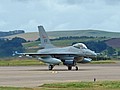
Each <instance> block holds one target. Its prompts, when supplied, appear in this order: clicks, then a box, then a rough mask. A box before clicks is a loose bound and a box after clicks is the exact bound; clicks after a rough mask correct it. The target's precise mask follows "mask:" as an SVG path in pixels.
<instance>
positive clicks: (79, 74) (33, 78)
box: [0, 63, 120, 87]
mask: <svg viewBox="0 0 120 90" xmlns="http://www.w3.org/2000/svg"><path fill="white" fill-rule="evenodd" d="M94 78H96V80H97V81H102V80H120V63H118V64H80V65H79V70H78V71H75V70H74V68H73V70H72V71H68V70H67V67H66V66H63V65H60V66H55V67H54V69H53V71H49V70H48V67H47V66H1V67H0V86H14V87H36V86H40V85H41V84H44V83H55V82H73V81H93V79H94Z"/></svg>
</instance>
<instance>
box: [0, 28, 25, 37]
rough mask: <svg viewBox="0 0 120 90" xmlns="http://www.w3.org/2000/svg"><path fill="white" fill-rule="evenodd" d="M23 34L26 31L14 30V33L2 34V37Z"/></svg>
mask: <svg viewBox="0 0 120 90" xmlns="http://www.w3.org/2000/svg"><path fill="white" fill-rule="evenodd" d="M21 33H25V31H24V30H14V31H9V32H0V37H4V36H10V35H15V34H21Z"/></svg>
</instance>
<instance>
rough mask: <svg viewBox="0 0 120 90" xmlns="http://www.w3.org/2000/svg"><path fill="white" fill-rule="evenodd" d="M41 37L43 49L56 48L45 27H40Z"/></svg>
mask: <svg viewBox="0 0 120 90" xmlns="http://www.w3.org/2000/svg"><path fill="white" fill-rule="evenodd" d="M38 30H39V35H40V41H41V47H42V48H54V47H55V46H54V45H52V44H51V42H50V40H49V38H48V35H47V33H46V32H45V30H44V28H43V26H38Z"/></svg>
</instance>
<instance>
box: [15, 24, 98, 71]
mask: <svg viewBox="0 0 120 90" xmlns="http://www.w3.org/2000/svg"><path fill="white" fill-rule="evenodd" d="M38 30H39V35H40V41H41V44H40V47H41V48H42V49H40V50H38V51H37V52H36V53H17V54H19V55H24V56H29V57H34V58H37V59H39V60H40V61H42V62H44V63H47V64H48V69H49V70H52V69H53V67H54V66H55V65H59V64H60V63H63V65H66V66H67V67H68V70H72V67H75V70H78V66H77V62H78V63H80V62H81V63H83V62H90V61H91V59H90V57H95V56H96V55H97V54H96V53H95V52H94V51H91V50H90V49H88V48H87V47H86V45H85V44H83V43H77V44H74V45H72V46H67V47H56V46H54V45H53V44H52V43H51V42H50V40H49V38H48V35H47V33H46V32H45V30H44V28H43V26H38ZM86 57H87V58H86Z"/></svg>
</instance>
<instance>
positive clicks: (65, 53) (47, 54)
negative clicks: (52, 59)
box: [15, 52, 79, 56]
mask: <svg viewBox="0 0 120 90" xmlns="http://www.w3.org/2000/svg"><path fill="white" fill-rule="evenodd" d="M15 54H17V55H21V56H52V55H74V56H79V55H78V54H77V53H72V52H61V53H60V52H54V53H15Z"/></svg>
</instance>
